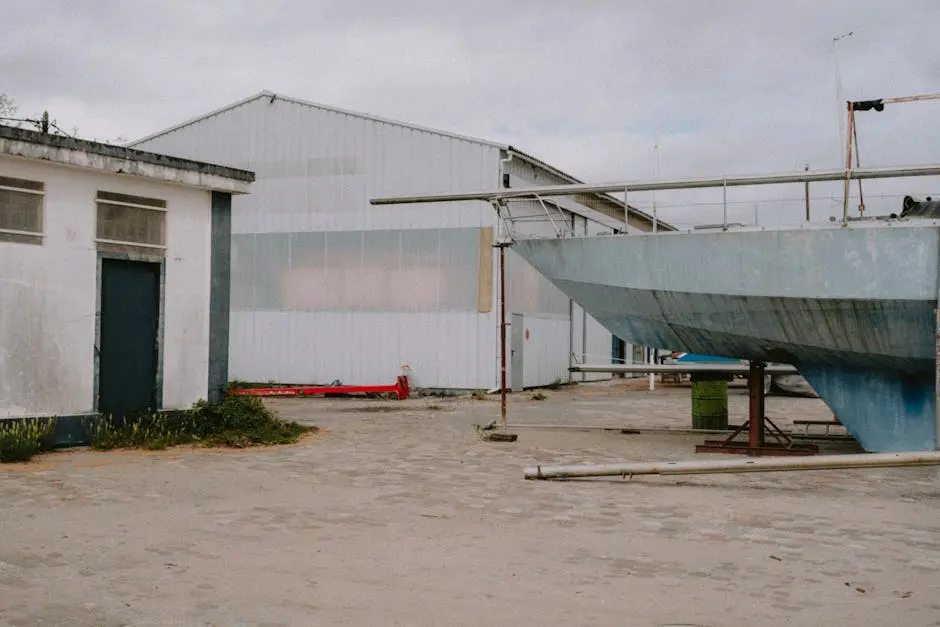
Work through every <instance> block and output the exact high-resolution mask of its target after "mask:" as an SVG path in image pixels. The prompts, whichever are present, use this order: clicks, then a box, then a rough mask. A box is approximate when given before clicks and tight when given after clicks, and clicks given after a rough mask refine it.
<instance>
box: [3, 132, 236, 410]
mask: <svg viewBox="0 0 940 627" xmlns="http://www.w3.org/2000/svg"><path fill="white" fill-rule="evenodd" d="M253 179H254V175H253V173H251V172H246V171H242V170H236V169H233V168H227V167H223V166H217V165H210V164H206V163H198V162H195V161H187V160H182V159H177V158H171V157H166V156H164V155H158V154H153V153H148V152H142V151H139V150H131V149H128V148H123V147H119V146H110V145H106V144H99V143H96V142H90V141H83V140H76V139H71V138H68V137H63V136H57V135H50V134H47V133H40V132H36V131H30V130H23V129H17V128H11V127H9V126H0V418H17V417H28V416H57V417H59V418H60V421H61V419H63V418H67V417H69V416H73V417H78V416H83V415H89V414H94V413H99V412H100V413H108V414H121V415H123V414H126V413H128V412H132V411H135V410H141V409H152V410H161V409H180V408H186V407H189V406H191V405H192V403H194V402H195V401H198V400H199V399H205V398H210V397H213V398H215V397H217V395H218V393H219V392H220V391H221V389H222V387H223V386H224V385H225V383H226V381H227V377H228V373H227V365H228V322H229V308H228V303H229V279H228V277H229V272H228V267H229V261H230V259H229V258H230V252H231V251H230V241H231V198H232V196H233V195H237V194H244V193H247V192H248V190H249V186H250V183H251V181H253Z"/></svg>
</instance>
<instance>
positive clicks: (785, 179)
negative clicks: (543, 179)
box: [369, 164, 940, 205]
mask: <svg viewBox="0 0 940 627" xmlns="http://www.w3.org/2000/svg"><path fill="white" fill-rule="evenodd" d="M937 175H940V164H932V165H914V166H895V167H888V168H855V169H848V170H846V169H840V170H817V171H815V172H814V171H806V170H801V171H798V172H794V173H790V174H758V175H744V176H729V177H727V178H725V177H722V178H701V179H678V180H668V181H638V182H629V181H626V182H620V183H600V184H592V183H574V184H565V185H547V186H541V187H527V188H515V189H496V190H493V191H485V190H484V191H477V192H466V193H455V194H431V195H426V196H395V197H390V198H371V199H370V200H369V204H372V205H401V204H409V203H426V202H459V201H464V200H486V201H491V200H505V199H509V198H531V197H534V196H535V195H539V196H573V195H576V194H603V193H612V192H620V191H622V190H623V189H624V188H629V190H630V191H631V192H643V191H646V192H649V191H653V190H665V189H703V188H708V187H725V186H727V187H742V186H748V185H779V184H782V183H807V182H809V183H816V182H821V181H843V180H845V179H846V178H848V179H850V180H867V179H887V178H902V177H907V176H937Z"/></svg>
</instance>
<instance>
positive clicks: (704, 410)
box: [692, 373, 728, 430]
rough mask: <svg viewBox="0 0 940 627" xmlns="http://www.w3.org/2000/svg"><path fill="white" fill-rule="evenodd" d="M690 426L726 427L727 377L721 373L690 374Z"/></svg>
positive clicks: (702, 427)
mask: <svg viewBox="0 0 940 627" xmlns="http://www.w3.org/2000/svg"><path fill="white" fill-rule="evenodd" d="M692 428H693V429H716V430H721V429H727V428H728V379H727V377H725V376H723V375H718V376H715V375H714V374H709V375H706V374H704V373H695V374H693V375H692Z"/></svg>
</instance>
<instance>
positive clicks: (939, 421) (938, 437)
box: [933, 231, 940, 480]
mask: <svg viewBox="0 0 940 627" xmlns="http://www.w3.org/2000/svg"><path fill="white" fill-rule="evenodd" d="M938 232H940V231H938ZM936 314H937V325H936V333H935V340H934V342H935V348H936V358H935V362H934V363H935V368H936V375H935V377H936V378H935V381H936V383H935V389H934V403H935V404H934V431H933V447H934V450H936V451H940V287H938V299H937V310H936ZM937 479H938V480H940V470H938V471H937Z"/></svg>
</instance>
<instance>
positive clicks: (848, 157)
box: [842, 102, 855, 222]
mask: <svg viewBox="0 0 940 627" xmlns="http://www.w3.org/2000/svg"><path fill="white" fill-rule="evenodd" d="M846 107H847V110H848V119H849V122H848V124H849V128H848V133H847V135H846V140H845V180H844V181H843V182H842V222H848V219H849V183H850V182H851V174H850V173H851V171H852V138H853V137H854V131H855V129H854V127H855V108H854V107H853V106H852V103H851V102H848V103H846Z"/></svg>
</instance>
